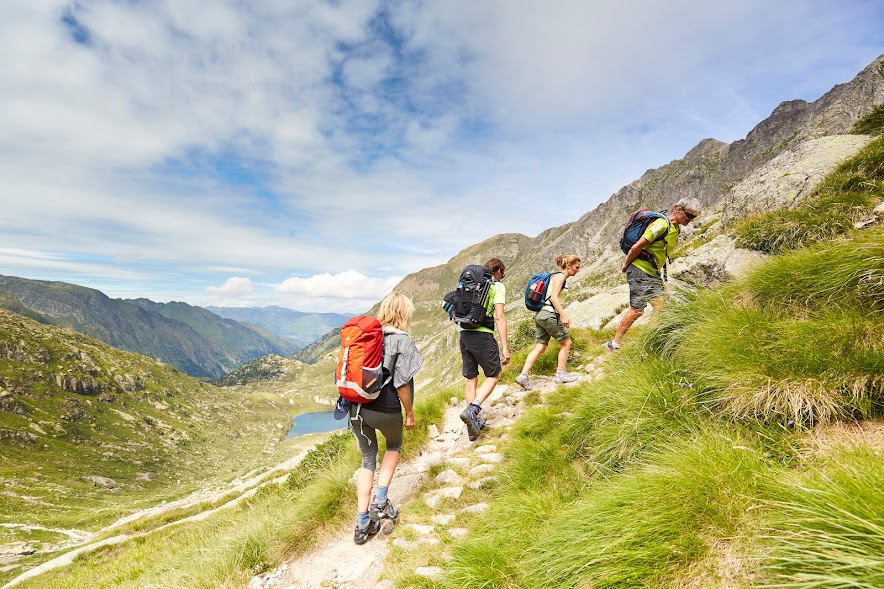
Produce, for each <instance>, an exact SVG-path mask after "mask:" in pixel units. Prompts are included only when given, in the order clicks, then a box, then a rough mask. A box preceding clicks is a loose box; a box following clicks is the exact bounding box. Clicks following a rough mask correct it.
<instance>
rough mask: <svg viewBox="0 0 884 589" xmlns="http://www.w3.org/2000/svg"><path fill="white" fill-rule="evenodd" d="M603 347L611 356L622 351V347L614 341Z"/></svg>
mask: <svg viewBox="0 0 884 589" xmlns="http://www.w3.org/2000/svg"><path fill="white" fill-rule="evenodd" d="M602 347H603V348H605V351H606V352H608V353H610V354H613V353H614V352H616V351H617V350H619V349H620V346H619V345H617V344H615V343H614V342H613V341H610V342H605V343H603V344H602Z"/></svg>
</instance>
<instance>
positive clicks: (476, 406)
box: [470, 401, 482, 415]
mask: <svg viewBox="0 0 884 589" xmlns="http://www.w3.org/2000/svg"><path fill="white" fill-rule="evenodd" d="M470 407H473V408H474V409H475V412H476V415H478V414H479V411H481V410H482V406H481V405H477V404H476V402H475V401H474V402H472V403H470Z"/></svg>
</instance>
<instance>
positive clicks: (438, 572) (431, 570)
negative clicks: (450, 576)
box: [414, 567, 442, 579]
mask: <svg viewBox="0 0 884 589" xmlns="http://www.w3.org/2000/svg"><path fill="white" fill-rule="evenodd" d="M414 574H415V575H419V576H421V577H427V578H428V579H435V578H437V577H440V576H442V569H441V568H439V567H417V568H416V569H414Z"/></svg>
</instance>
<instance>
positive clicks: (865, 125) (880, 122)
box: [850, 103, 884, 135]
mask: <svg viewBox="0 0 884 589" xmlns="http://www.w3.org/2000/svg"><path fill="white" fill-rule="evenodd" d="M850 132H851V133H855V134H857V135H880V134H881V133H884V103H882V104H879V105H878V106H876V107H875V108H873V109H872V112H870V113H869V114H867V115H866V116H864V117H863V118H861V119H860V120H858V121H857V122H855V123H854V124H853V129H851V131H850Z"/></svg>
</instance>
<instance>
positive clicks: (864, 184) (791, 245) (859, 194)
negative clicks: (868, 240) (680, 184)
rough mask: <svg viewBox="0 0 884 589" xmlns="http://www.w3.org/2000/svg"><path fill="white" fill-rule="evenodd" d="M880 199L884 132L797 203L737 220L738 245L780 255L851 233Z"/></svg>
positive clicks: (882, 193) (883, 183) (883, 195)
mask: <svg viewBox="0 0 884 589" xmlns="http://www.w3.org/2000/svg"><path fill="white" fill-rule="evenodd" d="M882 198H884V137H881V138H879V139H875V140H874V141H872V142H871V143H869V144H868V145H867V146H866V147H865V148H864V149H863V150H862V151H860V153H859V154H857V155H856V156H855V157H853V158H851V159H850V160H848V161H846V162H844V163H843V164H841V165H840V166H839V167H838V168H837V169H836V170H835V172H833V173H832V174H830V175H829V176H827V177H826V179H825V180H824V181H823V182H822V184H820V186H819V187H818V188H817V189H816V191H815V192H814V194H812V195H810V196H809V197H808V198H807V199H806V200H805V201H804V202H803V203H801V204H800V205H799V206H798V207H796V208H794V209H781V210H776V211H771V212H767V213H761V214H757V215H752V216H750V217H748V218H746V219H745V220H743V221H741V222H739V223H737V224H736V226H735V227H734V232H735V235H736V241H737V245H738V246H739V247H744V248H749V249H754V250H759V251H763V252H767V253H771V254H779V253H782V252H785V251H789V250H793V249H798V248H802V247H806V246H809V245H812V244H814V243H817V242H820V241H826V240H829V239H833V238H835V237H838V236H841V235H845V234H849V233H851V232H853V231H854V229H853V225H854V223H855V222H857V221H860V220H862V219H865V218H867V217H868V216H869V214H870V212H871V208H872V207H873V206H874V205H875V204H877V203H878V202H880V201H881V199H882Z"/></svg>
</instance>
